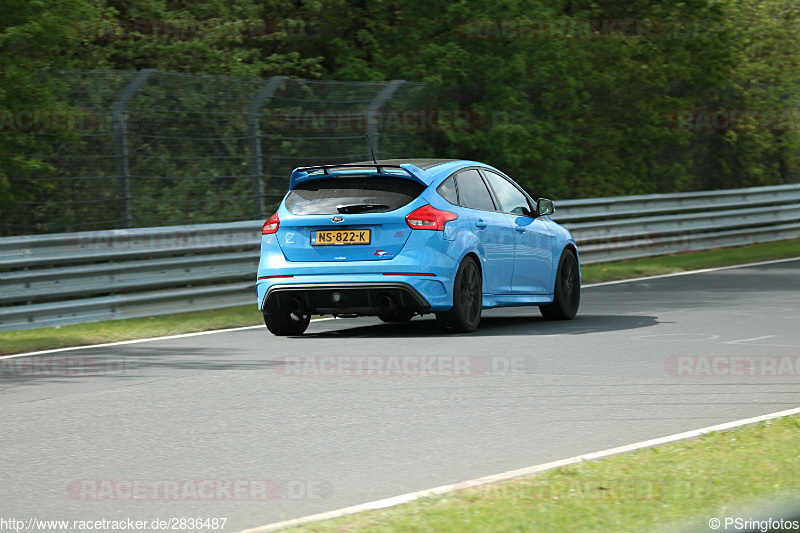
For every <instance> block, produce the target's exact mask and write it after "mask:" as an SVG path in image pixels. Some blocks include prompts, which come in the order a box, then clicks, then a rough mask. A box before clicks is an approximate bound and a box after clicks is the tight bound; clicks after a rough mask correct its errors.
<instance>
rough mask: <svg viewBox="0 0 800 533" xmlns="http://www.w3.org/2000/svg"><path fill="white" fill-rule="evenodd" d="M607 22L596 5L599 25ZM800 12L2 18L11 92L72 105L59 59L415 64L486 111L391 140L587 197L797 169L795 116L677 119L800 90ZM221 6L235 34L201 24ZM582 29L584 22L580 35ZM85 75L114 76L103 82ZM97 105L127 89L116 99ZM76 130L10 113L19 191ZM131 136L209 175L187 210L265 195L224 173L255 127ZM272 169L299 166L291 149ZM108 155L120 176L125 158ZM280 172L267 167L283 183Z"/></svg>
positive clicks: (242, 7)
mask: <svg viewBox="0 0 800 533" xmlns="http://www.w3.org/2000/svg"><path fill="white" fill-rule="evenodd" d="M114 20H117V21H119V20H122V21H132V22H127V24H128V25H129V26H128V27H129V29H131V31H129V32H128V33H125V32H121V30H120V28H121V27H123V26H124V25H125V24H126V23H125V22H122V23H120V22H117V23H113V21H114ZM137 21H138V23H144V24H145V26H144V27H148V26H147V24H150V26H149V28H150V29H149V30H146V31H144V30H142V31H138V32H137V31H133V30H135V29H136V28H135V27H133V26H130V24H132V23H133V22H137ZM148 21H149V22H148ZM153 21H157V22H158V21H160V22H159V23H161V24H162V26H160V28H161V33H159V31H158V28H159V27H157V28H156V31H154V30H153V27H152V23H153ZM170 21H172V22H176V23H177V24H178V26H180V27H181V28H182V30H181V31H183V32H184V33H183V34H180V35H178V34H174V35H167V36H165V33H164V28H165V26H163V23H170ZM258 21H266V22H265V23H264V24H265V26H264V28H265V29H266V31H265V33H263V34H260V35H252V34H247V33H246V32H245V33H240V34H235V33H231V32H230V30H232V29H235V28H237V27H238V28H241V27H242V25H243V24H244V27H245V28H249V29H250V30H252V28H253V27H255V26H254V25H257V24H258ZM589 21H594V22H593V23H592V26H591V27H589V26H588V24H589ZM603 21H606V22H607V21H617V24H620V25H621V24H622V23H624V22H625V21H632V22H633V23H634V24H639V25H642V26H641V27H642V28H644V29H645V31H641V32H639V31H638V30H637V31H636V32H633V33H631V32H630V28H629V29H628V30H622V29H621V27H620V26H618V27H617V28H616V30H615V29H613V25H612V29H611V30H610V31H605V30H599V28H601V27H602V24H604V22H603ZM508 22H510V23H512V25H513V24H517V25H523V24H528V25H529V26H532V27H533V29H534V31H533V32H532V33H530V34H528V35H527V36H521V35H520V34H514V33H509V32H508V31H507V26H506V30H504V29H503V24H504V23H508ZM798 22H800V8H798V7H797V6H793V5H790V4H788V3H786V2H784V1H782V0H730V1H727V2H716V1H713V0H690V1H685V2H671V1H666V0H661V1H657V2H649V1H644V0H634V1H631V2H616V1H610V0H599V1H598V0H595V1H589V0H575V1H569V2H552V1H544V0H504V1H501V2H496V1H494V0H492V1H489V0H469V1H467V0H460V1H459V0H457V1H448V0H426V1H421V0H410V1H404V2H400V1H397V0H296V1H293V2H282V1H278V0H267V1H259V0H231V1H223V0H185V1H181V2H177V1H174V0H125V1H124V2H123V1H121V0H65V1H64V2H58V3H57V4H53V5H51V3H47V2H43V1H33V2H30V1H22V0H10V1H9V2H6V6H5V7H4V17H3V20H1V21H0V109H32V108H43V107H51V108H58V107H63V106H65V105H66V104H65V103H64V102H66V101H68V99H67V98H66V97H65V91H66V90H67V87H71V85H70V84H69V83H67V82H66V80H64V79H63V78H59V77H53V76H44V75H43V74H42V73H43V71H45V70H47V71H53V70H59V69H75V70H138V69H143V68H156V69H159V70H161V71H164V72H175V73H186V74H209V75H216V76H219V75H222V76H239V77H259V78H267V77H270V76H275V75H286V76H290V77H294V78H302V79H311V80H351V81H384V80H390V79H404V80H412V81H421V82H427V83H429V84H436V86H437V87H440V88H441V94H440V95H439V96H433V97H431V98H430V99H429V100H428V107H430V108H433V107H434V106H435V107H436V108H442V109H453V110H468V111H469V112H470V113H471V116H472V117H473V118H476V117H479V119H480V122H481V123H480V125H479V126H480V127H473V128H452V129H443V130H442V131H438V132H435V135H433V136H432V137H433V138H431V135H428V136H426V137H425V138H424V139H423V138H422V137H420V136H417V137H414V136H409V135H407V137H408V139H404V140H399V136H397V137H395V140H387V141H385V142H384V141H382V146H384V147H385V148H386V150H385V153H389V152H391V153H393V154H396V155H415V156H440V157H458V158H469V159H477V160H483V161H486V162H490V163H492V164H494V165H495V166H497V167H499V168H501V169H503V170H504V171H506V172H508V173H509V174H510V175H511V176H512V177H514V178H516V179H518V180H519V181H520V182H521V183H523V184H524V185H525V186H526V187H528V188H529V189H530V190H531V192H532V193H534V194H536V195H541V196H550V197H553V198H582V197H597V196H611V195H626V194H641V193H651V192H679V191H687V190H698V189H713V188H732V187H743V186H757V185H769V184H778V183H785V182H798V181H800V165H799V164H798V163H800V135H798V132H797V131H796V130H791V129H789V130H787V129H785V128H784V129H781V128H771V129H770V128H752V129H738V130H730V131H723V130H720V131H693V130H691V129H681V128H676V127H675V120H674V119H675V117H676V116H677V115H679V114H680V113H682V112H684V113H685V112H687V111H690V110H696V109H706V110H728V111H735V110H782V109H783V110H785V109H792V108H795V107H796V106H797V103H798V98H797V87H798V85H799V83H798V82H800V57H799V55H800V46H798V44H800V43H798V39H800V37H798V34H797V32H796V28H797V25H798ZM203 24H208V25H210V26H211V27H214V28H216V29H217V30H218V31H219V32H220V33H217V34H216V37H214V35H212V34H208V33H206V34H203V36H202V37H195V36H194V35H200V32H202V31H203V29H202V28H203ZM237 25H238V26H237ZM542 25H544V26H542ZM542 27H544V28H545V30H544V31H541V32H539V31H536V29H537V28H542ZM639 27H640V26H637V28H639ZM112 28H115V29H114V31H115V32H116V33H113V35H112V33H109V32H111V31H112ZM187 28H188V30H187ZM558 28H562V31H564V30H563V29H564V28H566V29H567V30H566V31H567V33H563V32H562V33H558V31H556V30H557V29H558ZM587 28H589V31H587ZM140 29H141V28H140ZM598 30H599V31H600V33H599V34H598V33H597V31H598ZM187 31H188V34H187V33H186V32H187ZM620 31H621V32H622V33H620ZM192 32H195V33H194V34H193V33H192ZM569 32H572V36H571V37H567V38H564V36H565V35H568V33H569ZM179 33H180V32H179ZM72 82H74V80H72ZM234 85H235V84H233V83H231V84H230V85H229V86H225V83H224V80H223V84H222V86H221V87H219V86H214V87H212V88H211V89H205V88H202V87H201V86H200V85H198V89H197V94H198V97H197V98H196V102H190V101H189V100H188V99H184V100H183V101H180V102H176V103H175V106H176V109H186V110H202V109H207V110H209V111H212V110H214V109H211V108H210V107H208V105H209V104H208V101H205V102H204V101H203V99H202V96H203V92H204V91H206V92H213V95H216V96H218V97H220V98H224V97H225V95H226V94H227V92H230V93H231V95H232V96H234V97H238V94H236V91H237V90H238V89H235V88H234ZM122 86H124V85H122ZM122 86H119V85H115V86H114V87H113V88H112V87H109V91H112V90H114V91H118V90H119V89H121V87H122ZM81 90H83V91H85V92H86V93H87V94H88V93H91V92H92V91H96V90H97V89H96V88H94V87H89V86H88V85H87V86H86V87H83V88H81ZM158 91H161V93H163V94H161V96H159V97H156V96H148V95H142V96H137V101H136V105H137V107H138V108H139V109H143V108H145V107H146V106H147V105H163V104H164V103H165V102H169V98H171V96H169V94H168V92H169V91H167V90H166V89H165V88H157V91H156V92H158ZM312 93H313V91H310V92H309V94H312ZM98 94H100V93H99V92H98ZM314 94H315V95H316V96H312V97H311V98H312V101H310V102H306V103H305V104H296V105H298V106H302V105H305V106H307V107H308V106H311V107H314V108H327V107H326V106H330V107H331V108H333V107H336V106H338V105H340V104H337V103H336V98H339V97H338V96H328V97H327V100H326V97H325V96H324V92H317V93H314ZM332 94H333V93H331V95H332ZM98 98H100V96H98ZM314 98H318V99H317V100H314ZM148 99H149V100H148ZM410 101H411V100H408V101H407V102H410ZM97 105H98V106H100V107H103V106H106V107H107V106H109V105H110V103H109V102H108V101H105V102H100V101H99V100H98V102H97ZM389 105H392V104H391V102H390V103H389ZM204 106H206V107H205V108H204ZM423 107H424V106H423ZM217 110H218V109H217ZM228 111H230V112H236V111H235V110H233V108H231V109H230V110H228ZM239 111H240V110H239ZM187 117H188V115H187V116H184V117H183V118H181V119H180V120H184V119H186V120H188V118H187ZM106 118H107V117H106ZM102 120H105V119H102ZM102 120H101V122H102ZM176 120H178V119H176ZM212 122H213V121H212ZM223 122H224V121H223ZM223 122H219V121H217V122H215V123H211V122H209V123H207V124H205V125H203V124H199V125H198V127H199V129H198V131H205V132H206V133H207V132H209V131H212V130H215V131H217V132H218V133H219V135H217V137H225V136H228V135H229V136H234V137H239V138H243V137H244V136H246V132H245V131H244V130H243V128H242V126H241V125H234V124H233V123H232V122H231V123H230V124H227V125H226V124H224V123H223ZM473 125H475V124H473ZM104 127H106V128H108V127H110V123H108V122H106V123H105V126H104ZM177 127H178V126H177V123H176V124H169V123H167V124H162V125H158V126H155V125H154V126H151V127H149V128H150V129H149V130H148V129H147V127H144V129H143V130H142V131H144V132H145V133H146V134H148V135H151V136H152V135H153V134H154V132H155V130H156V129H158V130H159V131H161V133H162V134H163V135H164V136H168V135H169V132H170V131H173V132H174V131H175V129H176V128H177ZM202 128H205V129H202ZM104 131H107V130H104ZM315 133H316V134H317V136H320V135H324V134H325V133H326V132H324V131H323V132H315ZM207 137H209V138H210V137H213V135H207ZM300 137H301V136H299V135H298V136H297V138H294V139H285V138H281V139H278V138H276V139H275V145H270V149H271V150H273V154H274V152H275V151H278V152H280V153H297V152H298V150H301V151H302V150H306V151H307V153H308V155H309V156H314V157H330V156H333V155H335V153H334V152H335V151H334V150H333V149H332V148H325V147H324V146H322V145H321V144H320V143H319V142H317V140H310V141H304V140H303V139H301V138H300ZM309 137H312V135H309ZM389 138H390V136H387V139H389ZM74 141H75V138H74V136H72V137H71V136H70V134H69V133H67V132H50V133H39V134H36V135H33V134H30V133H25V132H0V210H3V211H4V212H5V213H12V214H11V215H8V216H17V214H18V213H24V211H25V204H23V203H21V202H25V201H29V200H30V199H32V198H38V199H40V198H46V197H47V195H48V194H51V195H54V194H55V193H57V192H59V191H64V190H69V188H70V187H72V188H73V189H75V190H77V189H76V188H79V187H82V186H84V185H81V184H77V183H75V184H72V185H70V184H68V183H66V182H65V181H64V180H61V181H58V180H54V179H51V180H50V181H42V180H34V179H33V178H34V177H42V176H48V175H49V176H51V177H53V176H55V177H58V178H60V177H62V176H64V175H66V174H64V173H63V172H61V171H60V170H59V169H53V168H52V164H53V163H52V160H50V159H48V158H47V157H30V155H31V154H44V155H46V154H47V153H49V152H50V151H52V150H67V149H68V148H65V147H66V146H67V144H65V143H69V142H74ZM80 142H81V143H84V146H83V147H79V148H77V149H79V150H88V149H94V150H98V151H99V150H101V149H103V147H104V145H102V142H107V141H103V140H102V139H100V138H98V139H88V140H81V141H80ZM266 142H268V143H269V142H271V140H270V139H267V141H266ZM353 142H354V143H355V141H353ZM131 143H132V145H133V146H132V149H133V157H134V160H133V162H132V163H131V165H132V172H133V173H134V174H136V173H137V172H138V173H139V174H142V175H148V176H150V175H152V176H162V177H177V178H183V177H192V176H203V179H205V180H207V181H206V182H204V183H207V184H209V187H208V189H207V194H206V202H207V203H206V204H205V205H203V206H199V207H197V209H196V210H195V211H193V212H192V213H191V216H188V217H185V218H187V219H186V221H187V222H191V221H192V220H202V219H204V218H205V219H207V216H208V215H209V214H213V213H216V214H219V213H234V212H235V214H236V216H247V213H248V212H249V211H248V210H249V206H248V207H242V206H241V205H239V206H238V207H237V205H236V203H237V202H239V200H238V198H241V197H244V196H247V195H248V194H250V192H249V189H248V186H247V184H246V183H244V182H231V181H225V180H226V179H228V180H230V178H225V176H231V175H246V174H248V173H249V168H248V166H247V165H248V162H247V153H248V152H247V150H248V149H249V147H248V146H247V145H246V142H245V143H244V145H242V144H241V143H239V144H237V143H230V142H220V143H216V144H215V143H214V142H213V141H203V140H198V141H197V142H195V143H187V144H186V145H185V146H182V147H177V146H175V145H174V143H173V144H170V143H169V142H166V141H165V142H158V141H156V140H154V137H151V138H144V137H142V138H137V137H135V136H132V137H131ZM323 144H324V143H323ZM105 148H108V147H107V146H105ZM176 151H182V152H183V154H182V155H185V156H190V155H196V156H207V155H218V156H219V157H220V159H219V160H220V161H223V162H224V164H216V165H211V166H213V167H214V168H209V165H208V164H207V162H206V161H204V160H202V159H196V160H191V159H189V158H188V157H187V159H185V160H182V161H178V162H176V161H170V160H168V158H167V157H166V156H167V155H169V154H174V153H176ZM61 153H64V152H63V151H62V152H61ZM98 153H99V152H98ZM136 157H138V158H139V159H138V160H136ZM148 157H149V158H150V159H147V158H148ZM237 157H238V159H237ZM159 158H163V160H159ZM226 158H227V159H226ZM148 161H149V163H148V165H146V166H143V165H144V163H145V162H148ZM75 164H76V165H78V163H75ZM137 169H138V170H137ZM90 170H92V169H90V168H88V167H85V166H84V167H80V166H77V167H74V168H73V169H72V171H74V172H78V171H86V172H89V171H90ZM268 170H270V171H271V172H274V173H275V174H276V175H283V174H284V173H285V169H284V168H283V167H281V168H272V169H268ZM48 172H49V173H48ZM74 172H73V174H72V175H80V174H74ZM98 172H99V171H98ZM103 172H105V174H103V175H109V176H113V171H112V170H108V169H106V170H104V171H103ZM87 175H90V174H87ZM97 183H98V186H99V185H100V183H101V182H99V181H98V182H97ZM102 183H103V185H102V187H103V191H104V192H103V195H105V196H103V197H104V198H105V197H107V198H108V206H107V209H108V211H109V215H108V218H109V219H110V220H113V219H114V215H113V211H114V205H113V203H114V201H115V195H116V192H115V190H114V186H113V183H112V181H106V182H102ZM280 189H281V187H279V186H278V185H277V184H274V183H267V191H266V192H267V194H268V195H270V196H269V197H268V200H269V202H274V201H275V200H276V198H277V195H279V194H280ZM220 190H225V192H226V194H227V196H228V197H230V198H233V200H231V202H232V203H231V204H230V205H226V206H224V207H222V208H221V207H220V205H218V204H217V205H215V203H214V198H215V197H216V196H219V191H220ZM48 191H50V192H48ZM134 192H135V193H136V194H137V195H151V196H152V197H154V198H163V197H169V198H173V199H180V200H182V201H186V202H188V201H189V200H190V199H197V198H198V196H197V195H198V192H197V189H196V186H195V189H192V188H191V185H190V184H189V183H188V182H180V181H175V180H173V181H169V180H163V179H161V180H156V179H152V180H150V181H148V182H142V183H140V184H137V185H136V186H135V191H134ZM245 203H249V202H245ZM12 208H14V210H13V211H9V210H11V209H12ZM140 208H141V209H144V210H149V212H148V213H146V214H145V216H144V218H146V219H150V220H153V221H157V220H159V219H165V218H164V217H166V219H175V217H178V216H183V215H181V214H180V213H177V212H175V211H174V210H172V211H170V209H172V208H170V207H168V206H167V205H166V204H163V203H162V204H160V205H159V204H158V203H157V202H156V203H153V204H152V205H141V206H140ZM36 209H37V210H38V211H42V210H44V211H47V210H48V209H49V206H45V207H42V208H40V207H37V208H36ZM59 209H62V210H69V209H73V208H72V207H69V208H66V207H60V208H59ZM168 211H170V212H168ZM73 213H74V217H75V219H76V220H79V219H80V218H81V217H82V216H83V215H81V212H80V210H79V208H74V211H73ZM170 217H171V218H170ZM25 231H37V229H36V228H28V229H26V230H25Z"/></svg>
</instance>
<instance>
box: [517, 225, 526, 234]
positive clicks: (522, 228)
mask: <svg viewBox="0 0 800 533" xmlns="http://www.w3.org/2000/svg"><path fill="white" fill-rule="evenodd" d="M517 231H518V232H520V233H525V226H520V225H519V224H517Z"/></svg>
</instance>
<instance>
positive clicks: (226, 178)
mask: <svg viewBox="0 0 800 533" xmlns="http://www.w3.org/2000/svg"><path fill="white" fill-rule="evenodd" d="M53 75H55V76H58V77H59V78H60V79H61V81H63V83H64V84H65V85H66V87H67V88H68V94H67V97H66V104H67V105H69V106H70V107H71V108H73V109H76V110H78V111H79V113H80V114H79V115H76V114H75V113H73V114H72V116H69V117H67V118H66V119H64V120H63V122H64V123H63V124H62V125H61V126H62V127H63V128H66V129H70V130H71V131H72V133H73V135H71V138H70V139H69V140H67V141H66V142H61V143H60V144H58V145H56V146H53V147H51V148H52V149H50V150H44V146H45V144H44V142H43V144H42V147H43V150H42V153H40V154H30V155H37V156H39V157H40V158H41V159H42V160H43V161H44V162H46V163H48V164H49V165H51V166H52V167H53V168H54V171H52V172H47V173H44V174H43V175H42V176H39V177H37V181H38V183H40V184H43V185H44V188H43V189H42V190H41V191H39V192H38V193H37V194H36V197H35V198H33V199H32V200H31V201H28V202H22V203H19V204H18V206H17V207H16V208H14V209H12V211H11V212H10V213H6V214H5V216H3V220H2V223H0V225H1V226H2V227H0V235H18V234H31V233H53V232H63V231H82V230H97V229H113V228H131V227H148V226H161V225H178V224H200V223H212V222H231V221H236V220H253V219H259V218H264V217H265V215H268V214H270V213H271V211H272V210H273V209H274V208H275V207H276V206H277V204H278V203H279V201H280V199H281V197H282V196H283V194H284V193H285V191H286V188H287V185H288V178H289V174H290V172H291V170H292V169H293V168H295V167H297V166H302V165H311V164H320V163H336V162H342V163H344V162H352V161H358V160H365V159H368V158H371V157H372V156H371V154H370V149H369V147H368V146H369V144H371V145H372V149H373V150H374V153H375V156H376V157H378V158H394V157H410V156H415V157H426V156H432V155H434V146H433V144H434V143H433V137H434V130H435V129H436V128H435V127H434V128H427V127H425V125H424V124H421V125H420V124H418V125H417V126H414V124H411V127H408V126H409V124H398V125H397V126H398V127H393V125H392V124H390V123H387V120H389V121H390V120H391V118H389V110H402V115H403V116H402V117H400V118H398V116H397V115H396V114H395V115H393V117H394V119H395V120H405V121H406V122H408V121H409V120H412V121H413V120H417V121H419V119H420V115H423V116H422V119H423V120H424V119H425V116H424V115H426V114H427V115H429V116H428V119H430V118H431V117H430V115H431V113H434V114H435V113H441V110H442V109H446V108H448V107H449V108H453V107H454V106H455V105H456V104H455V103H454V99H453V98H452V94H453V91H455V89H453V88H447V87H442V86H436V87H434V86H431V85H426V84H422V83H413V82H404V81H399V80H397V81H390V82H339V81H312V80H302V79H290V78H286V77H283V76H275V77H273V78H269V79H262V78H235V77H217V76H198V75H187V74H176V73H166V72H160V71H156V70H141V71H138V72H136V71H89V72H63V73H58V74H53ZM409 113H411V114H412V115H415V116H411V117H410V116H409ZM43 114H45V113H43ZM76 117H77V118H76ZM39 118H41V120H43V121H45V122H46V121H47V120H50V121H51V122H52V121H57V120H58V118H57V117H56V118H54V117H53V116H50V117H44V118H42V117H39ZM62 118H63V117H62ZM433 119H436V120H438V117H433ZM32 120H33V121H34V122H35V121H36V120H37V117H33V119H32ZM35 126H36V124H34V127H33V128H31V129H32V130H37V128H36V127H35ZM39 129H41V128H39ZM44 129H45V130H52V123H50V124H47V127H45V128H44ZM30 133H31V134H34V135H45V134H46V133H47V132H46V131H31V132H30ZM367 134H369V137H367ZM368 138H369V142H368V140H367V139H368Z"/></svg>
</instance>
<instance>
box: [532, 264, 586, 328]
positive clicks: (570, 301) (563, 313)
mask: <svg viewBox="0 0 800 533" xmlns="http://www.w3.org/2000/svg"><path fill="white" fill-rule="evenodd" d="M580 303H581V276H580V267H579V266H578V258H577V257H575V252H573V251H572V250H564V253H562V254H561V259H560V260H559V261H558V274H557V275H556V286H555V291H554V294H553V303H551V304H547V305H540V306H539V311H540V312H541V313H542V316H543V317H545V318H546V319H547V320H572V319H573V318H575V315H577V314H578V306H579V305H580Z"/></svg>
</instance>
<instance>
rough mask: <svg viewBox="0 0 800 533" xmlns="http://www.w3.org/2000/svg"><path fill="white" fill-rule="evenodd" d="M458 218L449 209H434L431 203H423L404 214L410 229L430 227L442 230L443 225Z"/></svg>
mask: <svg viewBox="0 0 800 533" xmlns="http://www.w3.org/2000/svg"><path fill="white" fill-rule="evenodd" d="M457 218H458V215H456V214H455V213H451V212H450V211H444V210H442V209H436V208H435V207H433V206H432V205H430V204H428V205H423V206H422V207H420V208H419V209H415V210H414V211H412V212H411V213H409V214H408V215H406V223H408V225H409V227H411V229H432V230H436V231H444V225H445V224H447V223H448V222H450V221H451V220H455V219H457Z"/></svg>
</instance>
